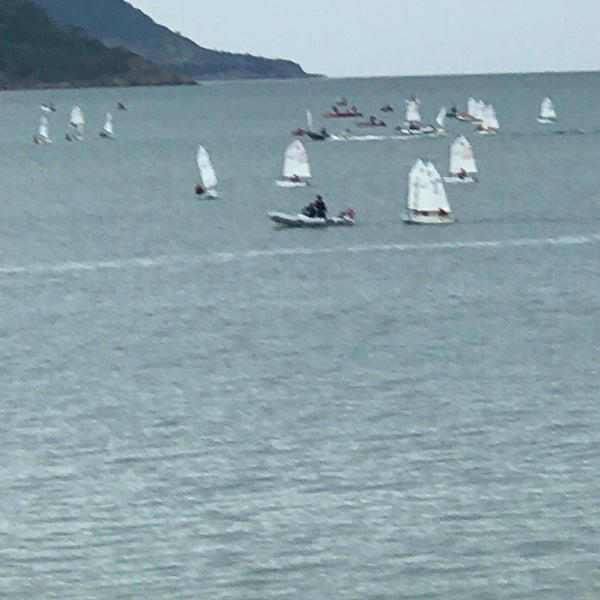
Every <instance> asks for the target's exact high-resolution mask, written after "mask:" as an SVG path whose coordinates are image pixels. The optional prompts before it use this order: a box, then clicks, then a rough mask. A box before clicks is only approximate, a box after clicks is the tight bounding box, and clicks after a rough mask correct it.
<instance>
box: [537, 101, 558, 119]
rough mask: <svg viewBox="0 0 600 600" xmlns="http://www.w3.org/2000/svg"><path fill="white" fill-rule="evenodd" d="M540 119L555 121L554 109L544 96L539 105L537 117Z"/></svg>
mask: <svg viewBox="0 0 600 600" xmlns="http://www.w3.org/2000/svg"><path fill="white" fill-rule="evenodd" d="M538 119H539V120H541V121H556V111H555V110H554V105H553V104H552V100H550V98H544V99H543V100H542V104H541V106H540V115H539V117H538Z"/></svg>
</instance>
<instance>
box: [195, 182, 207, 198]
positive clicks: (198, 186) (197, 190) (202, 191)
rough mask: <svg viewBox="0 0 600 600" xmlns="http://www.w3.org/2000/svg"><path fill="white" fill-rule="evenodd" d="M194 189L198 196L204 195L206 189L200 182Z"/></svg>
mask: <svg viewBox="0 0 600 600" xmlns="http://www.w3.org/2000/svg"><path fill="white" fill-rule="evenodd" d="M194 191H195V192H196V194H198V196H202V194H204V192H205V191H206V190H205V189H204V188H203V187H202V186H201V185H200V184H199V183H198V184H197V185H196V187H195V188H194Z"/></svg>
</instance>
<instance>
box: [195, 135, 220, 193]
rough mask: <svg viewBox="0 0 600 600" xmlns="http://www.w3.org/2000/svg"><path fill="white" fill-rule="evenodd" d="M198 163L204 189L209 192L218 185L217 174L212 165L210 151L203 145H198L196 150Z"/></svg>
mask: <svg viewBox="0 0 600 600" xmlns="http://www.w3.org/2000/svg"><path fill="white" fill-rule="evenodd" d="M196 164H197V165H198V172H199V173H200V179H201V180H202V185H203V186H204V189H205V190H206V191H207V192H209V191H211V190H214V189H215V188H216V187H217V183H218V181H217V174H216V173H215V170H214V168H213V166H212V163H211V161H210V157H209V156H208V152H207V151H206V150H205V149H204V147H203V146H198V151H197V152H196Z"/></svg>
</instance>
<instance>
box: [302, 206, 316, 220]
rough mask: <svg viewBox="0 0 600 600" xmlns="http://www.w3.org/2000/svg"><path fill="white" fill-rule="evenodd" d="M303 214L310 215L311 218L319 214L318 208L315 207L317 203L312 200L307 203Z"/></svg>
mask: <svg viewBox="0 0 600 600" xmlns="http://www.w3.org/2000/svg"><path fill="white" fill-rule="evenodd" d="M302 214H303V215H304V216H305V217H310V218H311V219H312V218H314V217H316V216H317V209H316V207H315V203H314V202H311V203H310V204H307V205H306V206H305V207H304V208H303V209H302Z"/></svg>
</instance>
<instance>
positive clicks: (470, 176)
mask: <svg viewBox="0 0 600 600" xmlns="http://www.w3.org/2000/svg"><path fill="white" fill-rule="evenodd" d="M55 110H56V108H55V107H54V105H51V106H50V105H42V111H43V113H46V114H48V113H51V112H55ZM390 112H391V111H390ZM46 114H42V115H41V117H40V122H39V126H38V131H37V133H36V135H34V137H33V141H34V142H35V143H36V144H51V143H52V140H51V139H50V135H49V122H48V117H47V116H46ZM449 114H450V116H452V117H453V118H456V119H457V120H459V121H469V122H473V123H475V124H476V127H475V131H476V132H477V133H479V134H492V133H496V132H497V131H498V130H499V128H500V125H499V121H498V117H497V115H496V111H495V109H494V107H493V105H491V104H486V103H485V102H484V101H483V100H481V99H479V100H476V99H475V98H474V97H470V98H469V99H468V101H467V108H466V110H465V111H461V112H459V111H458V109H457V108H456V106H453V107H452V111H451V113H448V112H447V111H446V108H445V107H444V106H441V107H440V110H439V112H438V113H437V116H436V119H435V125H427V126H425V127H423V126H422V119H421V112H420V101H419V100H418V99H417V98H416V97H414V96H411V97H410V98H409V99H408V100H407V101H406V113H405V121H404V123H403V125H402V127H401V128H397V130H398V131H402V132H408V133H411V134H425V133H434V132H435V133H438V134H440V135H443V134H445V130H444V124H445V118H446V116H448V115H449ZM537 120H538V121H539V122H540V123H544V124H548V123H555V122H556V120H557V116H556V110H555V108H554V105H553V102H552V100H551V99H550V98H548V97H546V98H544V99H543V100H542V101H541V104H540V110H539V114H538V116H537ZM306 121H307V130H306V131H305V133H306V132H311V133H315V132H314V131H313V118H312V113H311V111H310V110H309V109H307V110H306ZM84 127H85V117H84V113H83V110H82V109H81V107H80V106H78V105H75V106H73V107H72V109H71V112H70V117H69V131H68V132H67V134H66V136H65V137H66V139H67V140H69V141H82V140H84ZM315 135H317V134H315ZM319 135H320V134H319ZM100 137H102V138H109V139H110V138H114V137H115V132H114V125H113V118H112V114H111V113H110V112H108V113H106V118H105V121H104V125H103V126H102V129H101V131H100ZM325 137H330V136H329V135H327V136H325V135H324V136H323V137H322V138H321V139H325ZM347 137H348V139H350V136H347ZM381 139H383V138H381ZM449 154H450V155H449V166H448V174H447V175H445V176H444V177H443V178H442V177H441V176H440V174H439V172H438V170H437V169H436V167H435V166H434V165H433V163H432V162H430V161H424V160H422V159H418V160H417V161H416V162H415V163H414V165H413V166H412V167H411V169H410V170H409V173H408V185H407V194H406V210H405V212H404V214H403V215H402V220H403V221H404V222H405V223H411V224H412V223H417V224H445V223H454V222H456V221H457V219H455V218H454V216H453V215H452V211H451V208H450V204H449V202H448V197H447V194H446V190H445V188H444V182H446V183H474V182H477V181H478V178H477V174H478V168H477V164H476V162H475V158H474V155H473V148H472V146H471V144H470V142H469V141H468V140H467V138H466V137H465V136H463V135H459V136H458V137H456V138H455V139H454V141H453V142H452V144H451V146H450V153H449ZM196 164H197V167H198V174H199V177H200V183H198V184H197V186H196V193H197V194H198V195H202V196H204V197H206V198H217V197H218V193H217V190H216V188H217V176H216V173H215V170H214V167H213V165H212V162H211V159H210V157H209V155H208V152H207V151H206V149H205V148H204V147H203V146H201V145H199V146H198V149H197V152H196ZM311 178H312V173H311V166H310V162H309V160H308V154H307V152H306V148H305V147H304V145H303V144H302V142H301V141H300V140H298V139H296V140H294V141H292V142H291V143H290V144H289V145H288V146H287V147H286V148H285V151H284V154H283V166H282V178H281V179H278V180H276V181H275V184H276V185H277V186H279V187H285V188H295V187H306V186H309V185H310V181H311ZM281 214H284V215H285V217H286V219H287V220H288V221H290V219H291V221H290V222H289V223H286V224H287V225H290V224H291V225H290V226H306V223H304V221H302V223H300V225H299V224H298V219H299V217H298V216H297V215H294V216H293V218H291V217H289V215H287V214H285V213H281ZM271 216H272V215H271ZM277 218H278V219H280V220H281V218H282V217H281V215H280V214H279V213H278V214H277ZM336 219H338V220H340V219H342V220H340V221H339V223H338V222H337V221H336V220H335V219H333V220H331V219H330V221H331V223H329V224H345V225H347V224H353V223H354V212H353V211H352V218H351V219H350V218H349V217H348V216H347V215H345V216H340V217H336ZM273 220H274V221H276V222H277V219H273ZM300 220H302V219H300ZM279 224H281V223H279Z"/></svg>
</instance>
